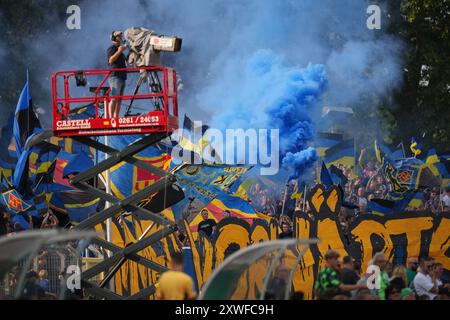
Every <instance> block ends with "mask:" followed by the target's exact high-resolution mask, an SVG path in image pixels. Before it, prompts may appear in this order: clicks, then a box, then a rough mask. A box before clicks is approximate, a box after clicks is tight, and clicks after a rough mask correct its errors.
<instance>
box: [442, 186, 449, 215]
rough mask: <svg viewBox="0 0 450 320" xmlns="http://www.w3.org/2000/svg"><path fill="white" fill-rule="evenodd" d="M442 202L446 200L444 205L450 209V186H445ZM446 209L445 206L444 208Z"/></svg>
mask: <svg viewBox="0 0 450 320" xmlns="http://www.w3.org/2000/svg"><path fill="white" fill-rule="evenodd" d="M442 202H444V206H445V207H447V210H449V209H450V186H447V187H446V188H445V193H444V196H443V197H442ZM444 211H445V208H444Z"/></svg>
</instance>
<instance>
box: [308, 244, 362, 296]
mask: <svg viewBox="0 0 450 320" xmlns="http://www.w3.org/2000/svg"><path fill="white" fill-rule="evenodd" d="M324 258H325V262H326V267H325V268H323V269H322V270H321V271H320V272H319V276H318V278H317V280H316V283H315V284H314V288H315V291H316V297H317V298H318V299H320V300H327V299H332V298H333V297H334V296H336V295H338V294H340V293H343V292H350V291H351V290H355V289H363V288H367V286H366V285H365V284H355V285H352V284H343V283H342V280H341V278H340V274H339V271H340V268H341V261H340V259H339V258H340V254H339V252H338V251H336V250H328V251H327V252H326V253H325V256H324Z"/></svg>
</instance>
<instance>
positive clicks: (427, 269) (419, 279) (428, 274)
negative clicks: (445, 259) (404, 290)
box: [413, 257, 439, 300]
mask: <svg viewBox="0 0 450 320" xmlns="http://www.w3.org/2000/svg"><path fill="white" fill-rule="evenodd" d="M433 264H434V260H433V258H431V257H427V258H423V259H421V260H420V262H419V269H418V270H417V271H418V272H417V274H416V276H415V277H414V281H413V282H414V290H415V291H416V293H417V295H418V296H419V297H423V296H425V297H426V298H427V299H428V300H434V299H435V298H436V297H437V295H438V292H439V283H438V278H437V274H436V272H434V270H433V269H432V268H431V266H432V265H433Z"/></svg>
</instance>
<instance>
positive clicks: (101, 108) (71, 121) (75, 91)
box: [51, 66, 178, 299]
mask: <svg viewBox="0 0 450 320" xmlns="http://www.w3.org/2000/svg"><path fill="white" fill-rule="evenodd" d="M116 71H120V72H126V73H127V78H128V80H127V82H128V83H133V81H132V80H133V76H134V80H135V81H136V84H135V86H130V87H129V89H128V91H130V89H131V88H134V90H133V91H132V92H129V93H127V90H126V91H125V92H124V94H123V95H120V96H112V95H110V93H111V90H110V88H109V86H108V84H107V81H108V79H109V78H110V77H111V75H112V74H113V72H116ZM51 81H52V110H53V134H54V135H55V136H59V137H71V138H73V139H75V140H77V141H78V142H80V143H83V144H86V145H88V146H90V147H92V148H94V149H96V150H98V151H100V152H102V153H104V154H107V155H108V156H107V157H105V159H104V160H102V161H100V162H99V163H97V164H96V165H94V166H93V167H92V168H89V169H88V170H86V171H84V172H80V173H79V174H77V175H76V176H75V177H73V178H72V179H71V184H72V185H73V186H74V187H76V188H78V189H80V190H83V191H85V192H87V193H90V194H91V195H94V196H95V197H98V198H101V199H103V200H105V201H107V202H108V203H110V206H109V207H107V208H105V210H103V211H100V212H96V213H94V214H92V215H91V216H90V217H89V218H87V219H86V220H84V221H82V222H80V223H79V224H78V225H76V226H75V228H74V230H86V229H92V228H93V227H94V226H96V225H98V224H100V223H103V222H105V221H106V220H108V219H110V218H113V217H116V216H118V215H120V214H122V213H124V212H127V213H131V214H133V215H136V216H138V217H141V218H142V217H143V218H144V219H148V220H151V221H153V222H154V223H156V224H159V225H162V226H163V228H162V229H161V230H160V231H158V232H156V233H154V234H152V235H150V236H148V237H145V232H144V234H143V236H142V237H141V238H140V239H138V240H137V241H136V242H135V243H133V244H130V245H128V246H127V247H125V248H120V247H118V246H117V245H115V244H114V243H111V242H108V241H106V240H104V239H101V238H95V239H93V240H92V242H93V243H95V244H97V245H99V246H100V247H102V248H103V249H106V250H108V251H109V252H111V254H110V256H109V257H108V258H106V259H105V260H104V261H102V262H101V263H99V264H97V265H96V266H94V267H92V268H90V269H88V270H86V271H84V272H83V273H82V275H81V281H82V284H83V288H84V289H85V290H86V291H87V292H88V293H89V294H91V295H93V296H95V297H97V298H100V299H145V298H147V297H148V296H149V295H151V294H152V293H153V292H154V290H155V286H154V285H152V286H150V287H148V288H144V289H143V290H141V291H140V292H138V293H136V294H134V295H133V296H131V297H121V296H119V295H117V294H116V293H115V292H114V290H110V288H108V286H107V283H108V282H109V281H110V280H111V279H112V277H113V276H114V274H115V273H116V272H117V271H118V270H119V269H120V267H121V266H122V265H123V263H124V262H125V261H126V260H128V259H129V260H131V261H135V262H137V263H139V264H141V265H143V266H145V267H148V268H151V269H153V270H156V271H157V272H162V271H164V270H166V268H165V267H164V266H162V265H159V264H158V263H156V262H153V261H149V260H147V259H145V258H144V257H142V256H140V255H138V252H139V251H141V250H143V249H144V248H146V247H148V246H149V245H151V244H152V243H154V242H157V241H159V240H161V239H162V238H164V237H166V236H168V235H170V234H171V233H172V232H174V231H175V230H176V228H175V224H174V223H173V222H171V221H170V220H168V219H167V218H165V217H164V216H163V215H161V214H160V213H159V212H151V211H150V210H148V209H146V208H143V207H141V206H139V202H140V201H142V200H144V199H146V198H149V197H151V196H152V195H154V194H156V193H158V192H161V191H165V190H167V189H168V188H169V187H170V186H171V185H172V184H174V183H175V182H176V178H175V176H174V175H172V174H171V173H168V172H166V171H164V170H162V169H160V168H157V167H155V166H152V165H150V164H148V163H147V162H145V161H142V160H140V159H138V158H137V157H135V155H136V154H137V153H139V152H140V151H142V150H144V149H146V148H148V147H149V146H151V145H153V144H155V143H157V142H159V141H161V140H162V139H164V138H166V137H168V136H170V134H171V133H172V132H173V131H174V130H176V129H177V128H178V98H177V81H176V72H175V70H174V69H171V68H168V67H160V66H156V67H153V66H152V67H138V68H124V69H96V70H81V71H76V70H73V71H61V72H55V73H53V74H52V78H51ZM140 91H141V92H140ZM142 91H144V92H142ZM145 91H146V92H145ZM111 99H121V100H122V110H121V111H122V112H121V116H120V117H109V116H108V114H107V112H106V108H105V106H107V105H108V103H109V102H110V101H111ZM134 102H138V103H140V104H141V106H140V108H139V107H138V106H136V105H133V103H134ZM124 107H126V109H125V110H123V109H124ZM135 109H136V110H137V111H138V112H137V113H133V111H134V110H135ZM129 134H142V138H141V139H138V140H136V141H134V142H133V143H131V144H130V145H128V146H127V147H125V148H124V149H123V150H117V149H115V148H114V147H112V146H109V145H108V144H107V143H101V142H100V141H98V139H96V138H97V137H98V136H108V135H129ZM105 140H106V139H105ZM122 161H125V162H128V163H130V164H132V165H134V166H137V167H140V168H141V169H144V170H147V171H149V172H151V173H152V174H154V175H156V176H158V177H159V180H157V181H156V182H155V183H153V184H151V185H148V186H146V187H145V188H143V189H141V190H139V191H138V192H136V193H134V194H132V195H130V196H129V197H128V198H125V199H119V198H117V197H115V196H114V195H112V194H110V193H108V192H105V191H104V190H103V189H101V188H99V187H98V186H96V185H93V184H91V183H92V181H94V180H95V179H93V178H95V177H96V176H98V175H99V174H101V173H102V172H105V171H107V170H109V169H110V168H111V167H113V166H115V165H117V164H118V163H120V162H122ZM165 205H166V204H164V206H165ZM101 272H105V274H106V276H105V279H104V280H103V281H102V282H101V283H100V284H99V285H97V284H94V283H93V282H92V281H91V280H90V279H92V278H93V277H95V276H96V275H97V274H99V273H101Z"/></svg>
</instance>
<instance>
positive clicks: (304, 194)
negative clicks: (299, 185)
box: [302, 183, 306, 212]
mask: <svg viewBox="0 0 450 320" xmlns="http://www.w3.org/2000/svg"><path fill="white" fill-rule="evenodd" d="M305 208H306V183H305V189H304V191H303V208H302V211H303V212H305Z"/></svg>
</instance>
